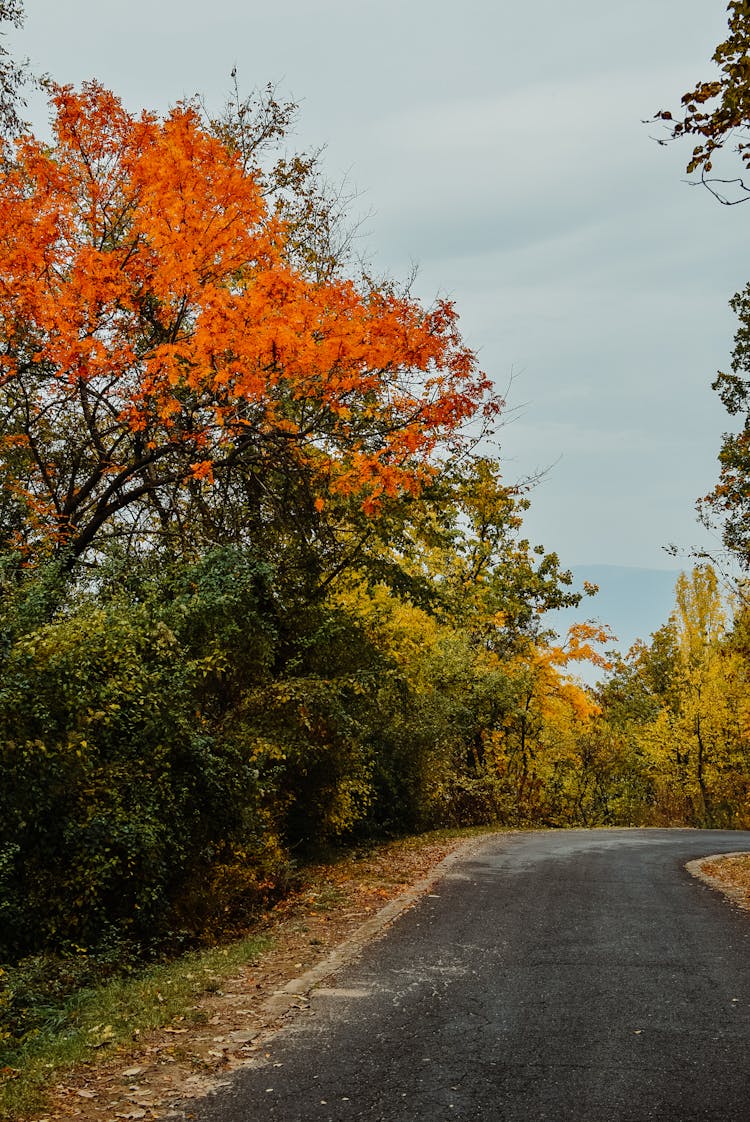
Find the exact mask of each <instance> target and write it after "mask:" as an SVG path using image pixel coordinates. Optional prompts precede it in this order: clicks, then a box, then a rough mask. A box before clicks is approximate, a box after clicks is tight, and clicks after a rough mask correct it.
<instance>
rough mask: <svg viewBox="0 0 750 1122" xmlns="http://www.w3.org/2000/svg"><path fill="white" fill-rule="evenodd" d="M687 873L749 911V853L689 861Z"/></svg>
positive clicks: (721, 855) (727, 854)
mask: <svg viewBox="0 0 750 1122" xmlns="http://www.w3.org/2000/svg"><path fill="white" fill-rule="evenodd" d="M687 869H688V872H690V873H692V874H693V876H697V877H699V878H700V879H701V880H702V881H704V882H705V883H706V884H709V885H710V886H711V887H712V888H716V889H718V891H719V892H723V893H724V895H725V896H727V897H728V898H729V899H730V900H731V901H732V903H734V904H737V906H738V907H740V908H745V909H747V910H748V911H750V853H724V854H717V855H716V856H713V857H703V858H701V859H700V860H698V861H690V862H689V863H688V865H687Z"/></svg>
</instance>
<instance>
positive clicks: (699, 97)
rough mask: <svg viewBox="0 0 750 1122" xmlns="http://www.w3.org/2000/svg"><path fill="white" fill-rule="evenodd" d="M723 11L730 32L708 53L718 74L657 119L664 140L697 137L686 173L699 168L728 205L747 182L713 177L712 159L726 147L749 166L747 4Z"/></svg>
mask: <svg viewBox="0 0 750 1122" xmlns="http://www.w3.org/2000/svg"><path fill="white" fill-rule="evenodd" d="M727 11H728V13H729V28H728V30H729V35H728V36H727V38H726V39H725V40H724V42H722V43H719V45H718V46H717V48H716V50H715V51H714V53H713V56H712V61H713V62H715V63H716V65H717V67H718V71H719V75H718V77H716V78H714V79H712V80H710V81H707V82H698V83H697V84H696V85H695V86H694V87H693V88H692V89H691V90H689V91H688V92H687V93H685V94H683V95H682V98H681V102H680V104H681V109H680V110H679V112H676V113H673V112H672V111H670V110H667V109H663V110H661V111H660V112H659V113H657V115H656V119H657V120H661V121H663V122H665V123H666V125H667V127H668V130H669V136H668V140H679V139H681V138H684V137H693V138H695V139H696V140H697V142H698V143H697V144H696V145H695V147H694V148H693V150H692V154H691V157H690V159H689V161H688V164H687V171H688V173H689V174H692V173H693V172H698V173H699V174H700V176H701V179H702V180H703V182H704V183H706V184H707V186H709V187H710V188H711V190H712V192H713V193H714V194H715V195H716V196H717V198H719V199H720V201H721V202H723V203H727V204H730V203H734V202H742V201H744V199H745V198H746V197H747V193H748V192H750V186H746V184H745V183H744V181H743V180H742V178H741V177H740V178H729V179H725V178H720V177H718V176H717V175H716V168H715V162H716V159H717V156H718V155H719V153H720V152H721V150H722V149H724V148H725V146H727V145H730V146H732V147H733V149H734V151H735V152H736V153H737V154H738V156H739V158H740V162H741V164H742V166H743V167H744V168H746V169H747V168H750V135H748V131H747V130H748V129H750V3H748V0H730V2H729V4H728V5H727ZM662 143H664V141H662ZM722 184H723V185H725V186H728V185H730V184H734V185H735V187H736V188H737V189H739V190H740V191H741V192H743V193H742V194H741V195H740V196H739V197H737V198H733V199H732V198H728V197H727V195H726V193H725V192H724V191H723V189H720V187H719V185H722Z"/></svg>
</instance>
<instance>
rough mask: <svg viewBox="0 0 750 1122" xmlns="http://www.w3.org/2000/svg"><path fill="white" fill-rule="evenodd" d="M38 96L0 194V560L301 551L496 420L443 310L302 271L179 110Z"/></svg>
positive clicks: (235, 161)
mask: <svg viewBox="0 0 750 1122" xmlns="http://www.w3.org/2000/svg"><path fill="white" fill-rule="evenodd" d="M51 97H52V104H53V135H54V140H53V142H52V144H51V145H50V144H46V143H44V142H42V141H40V140H38V139H36V138H35V137H34V136H30V135H29V136H24V137H22V138H21V139H20V140H18V141H17V142H16V143H15V145H14V146H13V147H12V148H11V147H10V146H7V149H6V152H5V168H4V172H3V175H2V178H0V536H1V538H2V540H0V550H4V551H8V550H16V551H20V553H21V555H24V556H26V557H27V558H31V559H34V558H37V557H40V556H43V557H53V558H57V559H59V561H60V562H61V563H62V564H63V565H64V566H65V567H68V568H72V567H73V566H74V565H75V563H76V561H78V560H79V559H81V558H84V557H89V558H91V557H95V556H96V555H97V554H98V553H99V552H100V551H101V550H102V549H104V548H106V547H107V545H108V544H111V543H112V542H113V541H119V542H121V543H122V546H123V549H125V550H126V551H129V552H132V551H136V552H138V551H143V550H146V549H151V548H153V547H154V544H155V543H162V544H165V543H166V544H168V545H169V547H170V548H172V549H175V550H177V551H179V552H184V551H185V550H189V549H195V548H196V547H197V548H200V547H202V546H204V545H211V544H215V543H216V542H223V541H244V542H249V543H251V544H252V543H253V542H254V541H256V540H257V541H260V540H265V541H272V540H278V534H279V532H280V531H279V526H280V525H282V524H283V525H284V526H285V527H287V529H288V532H289V533H293V534H296V535H297V536H298V537H299V538H300V539H302V540H309V539H311V538H314V537H315V534H316V532H317V531H316V527H317V526H318V524H319V522H320V520H321V518H323V517H324V512H325V511H326V509H327V507H328V504H329V503H332V504H333V506H334V507H336V506H337V504H338V509H345V508H348V509H349V510H357V511H359V512H360V514H361V513H362V512H364V515H365V516H366V517H368V518H369V517H371V516H373V515H375V514H377V513H378V511H379V510H380V509H381V507H382V506H383V505H384V504H387V503H388V501H390V500H393V499H398V498H399V497H400V496H403V495H405V494H415V493H417V492H418V491H419V490H420V489H421V487H422V486H423V485H424V484H425V482H426V481H427V480H429V479H430V478H431V476H432V474H433V473H434V471H435V470H436V467H435V465H436V463H437V461H438V459H439V457H440V451H441V449H443V448H445V447H446V446H447V445H449V444H450V443H451V442H452V441H453V440H454V439H456V438H457V436H458V434H459V433H460V431H461V429H462V427H463V426H464V425H465V424H466V423H467V422H468V421H469V420H470V419H471V418H472V417H474V416H475V415H476V414H477V413H478V412H480V411H482V410H484V411H485V413H491V412H492V411H493V410H495V409H496V408H497V405H496V403H495V402H493V400H492V399H491V398H490V397H489V394H488V391H489V384H488V381H487V379H486V378H485V377H484V376H483V375H482V374H481V373H480V372H479V371H478V370H477V367H476V362H475V358H474V355H473V354H472V352H471V351H469V350H468V349H467V348H466V347H465V346H464V345H463V343H462V341H461V338H460V336H459V333H458V330H457V323H456V315H455V312H454V309H453V307H452V305H451V304H450V303H447V302H440V303H437V304H436V305H435V306H434V307H432V308H431V309H429V310H426V309H424V308H423V307H422V306H421V305H420V304H419V303H418V302H417V301H415V300H414V299H412V298H409V297H408V296H404V295H402V294H399V293H398V292H397V291H396V290H395V289H394V288H393V287H391V286H387V285H380V286H378V285H374V284H372V283H367V282H359V283H355V282H354V281H352V280H349V279H346V278H341V277H336V276H334V277H330V276H329V277H328V278H327V279H322V280H321V279H320V277H319V276H316V275H315V273H314V271H312V270H306V271H305V272H303V271H301V267H300V266H299V265H298V264H295V252H294V249H293V247H292V241H291V238H290V234H289V231H288V228H287V227H286V226H285V223H284V221H283V218H282V217H280V216H279V212H278V210H277V209H273V208H272V207H270V206H269V205H268V204H267V201H266V199H265V197H264V192H263V190H262V189H261V184H260V182H259V177H258V175H257V173H255V172H254V171H253V169H252V168H249V167H248V166H247V164H246V163H243V161H242V159H241V155H240V154H239V153H238V152H237V151H236V149H235V148H233V147H232V145H230V144H228V143H227V142H226V141H225V140H223V139H222V138H221V137H220V136H218V135H217V134H216V130H212V129H211V127H210V126H207V125H205V124H204V122H203V121H202V118H201V116H200V114H199V112H198V111H197V110H196V109H195V107H193V106H190V105H182V106H180V107H178V108H176V109H174V110H172V111H171V112H170V113H169V114H168V115H167V116H166V117H165V118H163V119H160V118H158V117H156V116H154V115H151V114H148V113H143V114H141V115H140V116H133V115H131V114H129V113H128V112H127V111H126V110H125V109H124V108H123V106H122V104H121V103H120V101H119V100H118V99H117V98H116V97H115V96H114V95H113V94H112V93H110V92H108V91H107V90H105V89H103V88H102V87H101V86H100V85H98V84H96V83H89V84H87V85H85V86H84V87H82V89H81V90H80V91H76V90H74V89H73V88H71V87H55V88H53V90H52V94H51ZM297 256H298V255H297ZM269 528H271V530H272V533H269Z"/></svg>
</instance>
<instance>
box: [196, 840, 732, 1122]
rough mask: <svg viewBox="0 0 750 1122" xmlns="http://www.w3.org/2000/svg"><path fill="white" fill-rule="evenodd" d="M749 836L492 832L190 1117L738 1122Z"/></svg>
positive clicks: (290, 1121)
mask: <svg viewBox="0 0 750 1122" xmlns="http://www.w3.org/2000/svg"><path fill="white" fill-rule="evenodd" d="M744 849H747V850H750V833H729V832H718V831H704V832H697V831H691V830H611V831H609V830H608V831H604V830H601V831H599V830H571V831H560V832H550V833H538V834H525V835H518V836H515V837H498V838H497V839H493V840H491V841H490V842H488V843H487V844H486V845H484V846H483V847H482V848H481V850H480V851H479V852H478V853H477V854H475V855H474V856H473V857H471V858H470V859H467V860H466V861H463V862H461V863H459V864H458V865H455V866H454V867H453V869H452V871H451V872H450V873H449V874H448V875H447V876H445V877H444V878H443V879H442V880H441V881H440V882H439V883H438V884H437V885H436V886H435V888H434V889H433V890H432V894H431V895H429V896H428V897H425V898H424V899H423V900H422V901H421V902H420V903H419V904H418V905H417V906H416V907H415V908H413V909H411V910H410V911H408V912H407V913H405V914H404V915H403V916H402V917H401V918H400V919H399V920H398V921H397V922H396V923H395V924H394V926H393V928H392V929H391V930H390V931H389V933H388V934H387V935H386V936H385V937H384V938H382V939H380V940H378V941H376V942H375V943H373V944H371V945H370V946H369V947H368V948H367V949H366V951H365V953H364V954H363V955H362V957H361V958H360V960H359V961H358V962H357V963H356V964H355V965H353V966H350V967H348V968H346V969H344V970H342V971H341V972H340V973H339V974H338V975H337V976H336V978H335V979H334V980H329V981H328V982H327V984H326V987H325V988H321V989H319V990H318V991H317V993H316V995H315V996H314V997H313V998H312V1000H311V1003H310V1008H309V1010H308V1011H306V1012H301V1013H299V1014H298V1015H297V1016H296V1017H295V1019H294V1020H293V1021H292V1023H291V1024H290V1026H289V1027H288V1028H286V1029H284V1030H283V1031H282V1032H280V1033H279V1034H277V1036H276V1037H274V1038H273V1039H272V1040H271V1041H269V1042H268V1044H267V1046H266V1048H265V1051H264V1053H263V1055H261V1056H260V1057H259V1059H258V1063H257V1066H255V1067H253V1068H250V1069H247V1070H245V1071H243V1072H241V1073H239V1075H238V1076H236V1077H235V1079H234V1080H233V1082H232V1084H231V1086H230V1087H229V1088H227V1089H225V1090H222V1091H220V1092H219V1093H218V1095H216V1096H215V1097H213V1098H212V1099H211V1100H209V1101H207V1102H205V1103H203V1104H195V1105H194V1106H192V1107H190V1108H189V1112H188V1114H187V1115H186V1117H188V1118H196V1119H199V1120H200V1122H266V1120H271V1119H273V1120H278V1122H318V1120H320V1122H323V1120H329V1119H330V1120H335V1122H343V1120H350V1119H352V1120H353V1119H368V1120H371V1122H375V1120H379V1122H396V1120H398V1122H456V1120H463V1122H468V1120H479V1119H481V1120H485V1119H486V1120H488V1122H495V1120H497V1122H501V1120H502V1122H505V1120H508V1122H537V1120H542V1119H550V1120H553V1122H563V1120H564V1122H568V1120H570V1122H625V1120H627V1122H644V1120H646V1119H659V1120H660V1122H692V1120H695V1119H715V1120H717V1122H719V1120H721V1122H740V1120H742V1122H750V912H743V911H741V910H740V909H738V908H736V907H735V906H733V905H731V904H729V903H727V902H726V901H725V899H724V898H723V897H722V896H720V895H719V894H717V893H715V892H714V891H713V890H712V889H711V888H709V887H707V886H706V885H704V884H703V883H701V882H699V881H697V880H695V879H694V878H692V877H691V876H690V875H689V874H688V873H687V872H686V871H685V868H684V865H685V862H686V861H688V860H691V859H692V858H696V857H701V856H706V855H708V854H712V853H719V852H722V851H723V852H730V851H732V850H744Z"/></svg>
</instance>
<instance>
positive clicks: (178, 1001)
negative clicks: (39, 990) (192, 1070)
mask: <svg viewBox="0 0 750 1122" xmlns="http://www.w3.org/2000/svg"><path fill="white" fill-rule="evenodd" d="M271 945H272V941H271V940H270V939H268V938H264V937H262V936H257V935H256V936H250V937H248V938H245V939H242V940H241V941H239V942H236V943H232V944H231V945H229V946H225V947H212V948H211V949H209V950H204V951H194V952H191V953H189V954H186V955H183V956H182V957H181V958H179V959H176V960H175V961H173V962H169V963H166V964H158V965H152V966H149V967H146V968H144V969H141V970H139V971H138V972H137V973H133V974H131V975H130V976H127V977H119V978H114V979H111V980H109V981H107V982H105V983H102V984H101V985H96V986H92V987H87V988H84V989H79V990H76V991H74V992H73V993H71V994H69V995H68V996H67V997H65V998H64V999H62V1000H60V1001H58V1002H55V1003H54V1004H49V1005H46V1006H45V1005H44V1004H41V1003H40V1004H39V1005H38V1006H37V1007H36V1008H35V1009H34V1010H29V1014H30V1015H33V1019H34V1021H35V1023H36V1027H35V1028H33V1029H32V1030H31V1031H30V1032H28V1033H27V1034H26V1036H25V1038H24V1039H22V1040H21V1041H20V1042H19V1041H13V1040H12V1039H11V1040H5V1041H4V1042H3V1043H2V1044H0V1118H3V1119H20V1118H25V1117H28V1116H29V1115H30V1114H32V1113H33V1112H35V1111H39V1110H40V1109H42V1108H43V1107H44V1104H45V1098H46V1091H47V1088H48V1087H49V1086H50V1084H51V1083H52V1082H54V1081H56V1080H59V1078H60V1077H61V1076H62V1075H63V1073H64V1072H65V1071H66V1070H69V1069H70V1068H72V1067H75V1066H76V1065H78V1064H81V1063H87V1064H90V1063H92V1062H96V1059H97V1056H99V1055H102V1056H104V1055H107V1054H108V1053H109V1052H110V1051H111V1050H112V1049H113V1048H115V1047H116V1046H117V1045H122V1044H130V1043H132V1042H133V1041H134V1040H137V1039H138V1036H139V1035H140V1034H141V1033H146V1032H148V1031H149V1029H157V1028H162V1027H164V1026H166V1025H169V1024H172V1023H174V1022H176V1021H181V1022H182V1023H183V1024H186V1025H189V1024H195V1023H199V1022H200V1019H201V1014H200V1010H199V1009H198V1008H197V1002H198V1001H199V999H200V998H201V996H203V995H205V994H206V993H210V992H213V991H216V990H219V989H221V983H222V982H223V981H224V980H225V979H226V978H229V977H231V976H232V975H233V974H235V973H236V972H237V971H238V970H239V969H240V968H241V967H242V966H244V965H247V964H249V963H254V962H255V961H257V959H258V958H259V957H260V956H261V955H262V954H263V953H264V952H265V951H267V950H268V949H270V947H271ZM42 966H43V964H42ZM37 969H39V964H38V963H37ZM11 984H12V982H11ZM6 992H7V991H6Z"/></svg>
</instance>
